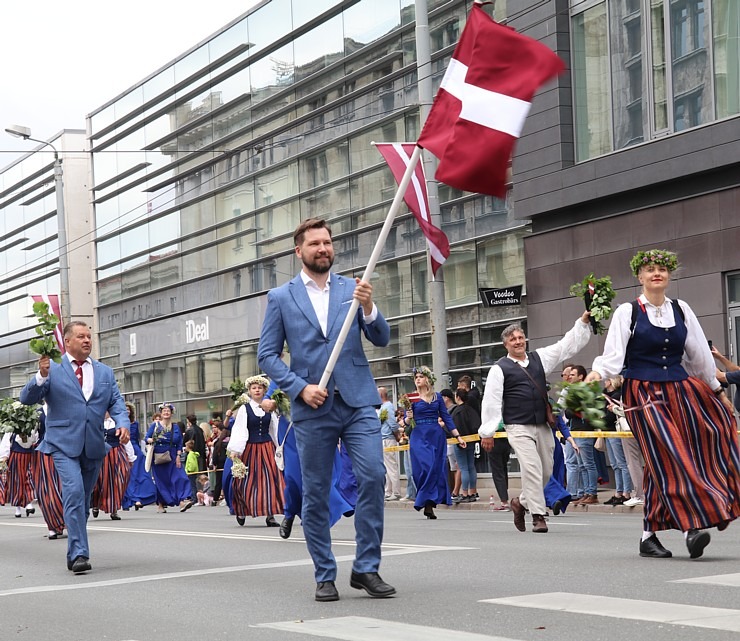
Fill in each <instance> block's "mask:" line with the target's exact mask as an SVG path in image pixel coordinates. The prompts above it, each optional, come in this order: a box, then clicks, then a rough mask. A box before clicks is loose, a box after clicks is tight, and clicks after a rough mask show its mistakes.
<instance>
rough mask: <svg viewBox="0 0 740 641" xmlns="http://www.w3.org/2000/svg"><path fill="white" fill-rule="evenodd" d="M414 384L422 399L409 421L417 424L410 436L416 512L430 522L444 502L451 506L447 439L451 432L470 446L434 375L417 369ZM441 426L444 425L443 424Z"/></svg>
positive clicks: (464, 444)
mask: <svg viewBox="0 0 740 641" xmlns="http://www.w3.org/2000/svg"><path fill="white" fill-rule="evenodd" d="M412 371H413V374H414V385H415V386H416V391H417V393H418V394H419V400H418V401H416V402H415V403H413V410H410V411H408V412H407V415H406V420H407V421H410V420H413V421H414V428H413V430H412V431H411V436H410V437H409V451H410V452H411V469H412V474H413V476H414V484H415V485H416V500H415V501H414V509H416V510H424V516H426V517H427V518H428V519H436V518H437V516H436V515H435V514H434V508H435V507H437V505H439V504H440V503H444V504H445V505H451V504H452V500H451V498H450V489H449V487H448V486H447V466H446V463H447V436H446V431H445V430H447V431H449V432H450V433H451V434H452V436H454V437H455V438H457V442H458V445H459V446H460V447H462V448H465V447H467V444H466V443H465V441H463V439H462V437H461V436H460V433H459V432H458V431H457V428H456V427H455V423H453V421H452V417H451V416H450V414H449V412H448V411H447V407H446V406H445V404H444V401H443V400H442V396H441V395H440V394H438V393H437V392H435V391H434V382H435V378H434V374H433V373H432V370H430V369H429V368H428V367H424V366H422V367H415V368H414V369H413V370H412ZM440 423H441V425H440Z"/></svg>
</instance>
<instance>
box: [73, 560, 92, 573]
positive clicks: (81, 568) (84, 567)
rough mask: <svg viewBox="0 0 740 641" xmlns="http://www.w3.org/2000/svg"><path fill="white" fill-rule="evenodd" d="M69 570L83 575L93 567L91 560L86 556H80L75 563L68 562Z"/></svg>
mask: <svg viewBox="0 0 740 641" xmlns="http://www.w3.org/2000/svg"><path fill="white" fill-rule="evenodd" d="M67 569H68V570H71V571H72V572H74V573H75V574H82V573H83V572H89V571H90V570H92V565H90V559H88V558H87V557H86V556H78V557H77V558H75V560H74V561H67Z"/></svg>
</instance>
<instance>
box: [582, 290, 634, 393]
mask: <svg viewBox="0 0 740 641" xmlns="http://www.w3.org/2000/svg"><path fill="white" fill-rule="evenodd" d="M631 323H632V303H622V304H621V305H620V306H619V307H617V309H615V310H614V314H613V315H612V322H611V324H610V325H609V331H608V332H607V335H606V341H605V343H604V353H603V354H602V355H601V356H597V357H596V358H595V359H594V362H593V365H592V366H591V369H592V370H593V371H594V372H597V373H598V374H599V376H601V378H611V377H612V376H616V375H617V374H619V372H621V371H622V368H623V367H624V356H625V354H626V352H627V343H628V342H629V340H630V324H631Z"/></svg>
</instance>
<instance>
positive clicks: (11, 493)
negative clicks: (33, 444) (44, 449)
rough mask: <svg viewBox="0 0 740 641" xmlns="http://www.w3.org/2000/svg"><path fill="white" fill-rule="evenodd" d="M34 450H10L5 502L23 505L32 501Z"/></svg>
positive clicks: (18, 505)
mask: <svg viewBox="0 0 740 641" xmlns="http://www.w3.org/2000/svg"><path fill="white" fill-rule="evenodd" d="M35 463H36V452H34V451H33V450H29V451H28V452H11V453H10V456H9V457H8V484H7V487H6V490H5V493H6V499H7V502H8V503H10V504H11V505H15V506H17V507H23V506H25V505H28V504H29V503H30V502H31V501H33V498H34V497H33V494H34V492H33V475H34V466H35Z"/></svg>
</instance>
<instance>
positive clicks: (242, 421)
mask: <svg viewBox="0 0 740 641" xmlns="http://www.w3.org/2000/svg"><path fill="white" fill-rule="evenodd" d="M248 440H249V430H248V429H247V408H246V407H245V406H244V405H242V406H241V407H240V408H239V409H238V411H237V412H236V417H235V418H234V424H233V425H232V426H231V438H230V439H229V444H228V445H227V446H226V451H227V452H234V453H235V454H238V455H239V456H241V455H242V452H244V448H245V447H246V446H247V441H248Z"/></svg>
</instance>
